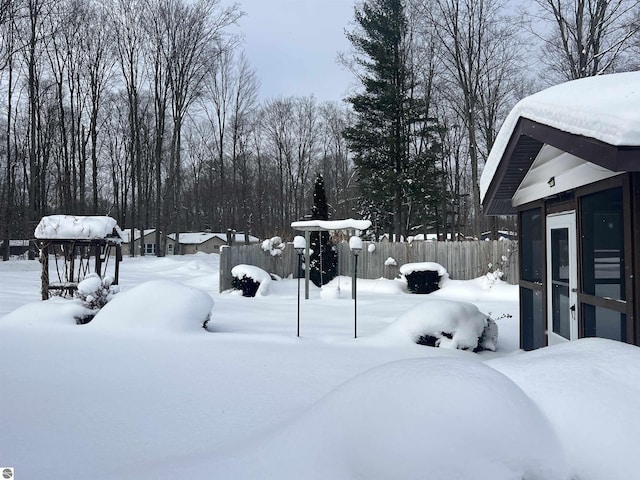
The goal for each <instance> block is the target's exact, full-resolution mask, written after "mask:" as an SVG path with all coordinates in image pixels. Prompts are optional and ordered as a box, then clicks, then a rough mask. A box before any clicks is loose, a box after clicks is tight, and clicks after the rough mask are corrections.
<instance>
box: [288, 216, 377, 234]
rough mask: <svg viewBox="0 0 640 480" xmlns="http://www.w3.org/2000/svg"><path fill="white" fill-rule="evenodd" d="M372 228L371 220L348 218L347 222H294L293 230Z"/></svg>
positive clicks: (292, 224)
mask: <svg viewBox="0 0 640 480" xmlns="http://www.w3.org/2000/svg"><path fill="white" fill-rule="evenodd" d="M370 226H371V221H369V220H354V219H353V218H348V219H346V220H303V221H299V222H292V223H291V228H294V229H296V230H311V231H318V230H349V229H353V230H366V229H367V228H369V227H370Z"/></svg>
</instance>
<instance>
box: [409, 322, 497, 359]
mask: <svg viewBox="0 0 640 480" xmlns="http://www.w3.org/2000/svg"><path fill="white" fill-rule="evenodd" d="M454 335H455V332H438V333H434V334H424V335H420V336H419V337H418V338H417V339H416V343H417V344H419V345H426V346H427V347H439V346H440V345H441V344H442V343H443V342H446V343H450V342H451V341H452V340H453V337H454ZM497 343H498V325H497V324H496V322H495V321H494V320H493V319H492V318H487V324H486V325H485V327H484V329H483V330H482V334H481V335H480V336H479V337H478V343H477V345H476V346H475V347H474V348H473V349H472V350H473V351H474V352H475V353H478V352H482V351H484V350H490V351H492V352H495V350H496V344H497ZM458 348H460V350H469V349H470V348H468V347H466V346H462V347H458Z"/></svg>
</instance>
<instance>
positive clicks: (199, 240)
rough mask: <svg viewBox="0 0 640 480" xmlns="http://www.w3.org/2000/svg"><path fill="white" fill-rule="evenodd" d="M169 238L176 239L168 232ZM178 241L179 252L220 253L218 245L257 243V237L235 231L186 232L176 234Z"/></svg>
mask: <svg viewBox="0 0 640 480" xmlns="http://www.w3.org/2000/svg"><path fill="white" fill-rule="evenodd" d="M169 238H170V239H171V240H173V241H176V234H175V233H172V234H170V235H169ZM178 242H179V244H180V253H182V254H193V253H198V252H203V253H220V247H221V246H223V245H234V244H239V245H249V244H254V243H258V242H259V239H258V237H254V236H253V235H247V234H244V233H236V232H229V233H214V232H186V233H180V234H179V235H178Z"/></svg>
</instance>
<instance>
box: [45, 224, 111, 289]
mask: <svg viewBox="0 0 640 480" xmlns="http://www.w3.org/2000/svg"><path fill="white" fill-rule="evenodd" d="M120 233H121V231H120V228H119V227H118V225H117V223H116V221H115V220H114V219H113V218H111V217H98V216H84V217H83V216H73V215H51V216H47V217H43V218H42V219H41V220H40V223H39V224H38V226H37V227H36V231H35V237H36V238H35V240H34V241H35V244H36V245H37V247H38V249H39V252H40V263H41V264H42V276H41V279H42V282H41V283H42V287H41V292H42V300H47V299H48V298H49V297H51V296H52V295H55V296H62V297H72V296H73V295H74V293H75V291H76V290H77V288H78V283H80V282H81V281H82V280H84V279H85V278H86V277H87V276H89V275H91V274H94V273H95V274H97V275H98V276H99V277H100V278H102V279H104V278H105V277H106V276H107V275H111V276H112V277H113V282H112V283H113V284H114V285H117V284H118V276H119V273H120V261H121V260H122V251H121V247H120V244H121V241H122V239H121V235H120Z"/></svg>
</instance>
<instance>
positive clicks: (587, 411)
mask: <svg viewBox="0 0 640 480" xmlns="http://www.w3.org/2000/svg"><path fill="white" fill-rule="evenodd" d="M487 364H488V365H489V366H491V367H493V368H495V369H496V370H498V371H500V372H502V373H503V374H504V375H506V376H508V377H509V378H511V379H512V380H513V381H514V382H516V383H517V384H518V385H519V386H520V388H522V390H524V392H525V393H526V394H527V395H529V397H531V398H532V399H533V400H534V401H535V402H536V404H537V405H538V406H539V407H540V409H541V410H542V411H543V412H544V413H545V415H546V416H547V418H549V420H550V421H551V422H552V424H553V426H554V428H555V430H556V432H557V434H558V437H559V439H560V442H561V443H562V445H563V447H564V450H565V452H566V454H567V458H568V460H569V462H570V464H571V465H572V467H573V468H574V470H575V478H580V479H584V480H591V479H609V478H618V479H626V478H638V468H639V463H638V460H637V458H638V452H637V449H638V445H639V444H640V408H638V405H640V369H639V368H638V365H640V348H638V347H636V346H632V345H627V344H625V343H622V342H616V341H613V340H605V339H600V338H585V339H581V340H576V341H573V342H567V343H564V344H562V345H556V346H552V347H547V348H541V349H539V350H536V351H533V352H527V353H524V354H521V355H516V356H510V357H504V358H500V359H495V360H491V361H489V362H487ZM603 452H606V453H603Z"/></svg>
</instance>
